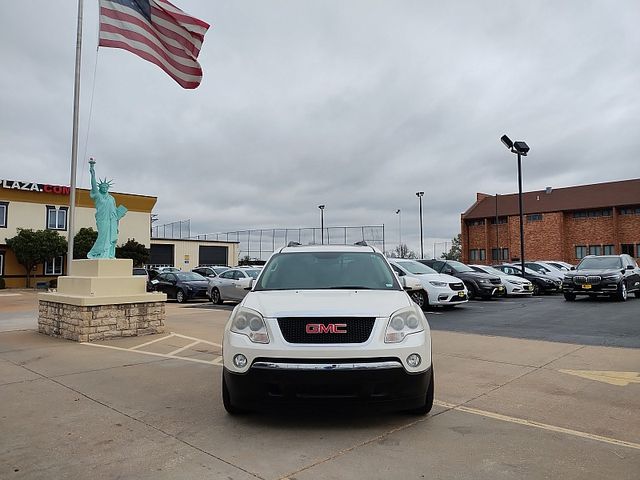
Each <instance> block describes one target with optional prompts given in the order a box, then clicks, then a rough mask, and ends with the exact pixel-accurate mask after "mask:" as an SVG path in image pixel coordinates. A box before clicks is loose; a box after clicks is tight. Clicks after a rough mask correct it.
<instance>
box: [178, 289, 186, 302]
mask: <svg viewBox="0 0 640 480" xmlns="http://www.w3.org/2000/svg"><path fill="white" fill-rule="evenodd" d="M176 300H177V301H178V303H185V302H186V301H187V296H186V295H185V294H184V292H183V291H182V290H178V291H177V292H176Z"/></svg>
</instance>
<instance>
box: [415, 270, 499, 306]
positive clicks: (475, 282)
mask: <svg viewBox="0 0 640 480" xmlns="http://www.w3.org/2000/svg"><path fill="white" fill-rule="evenodd" d="M418 261H419V262H420V263H423V264H425V265H427V266H429V267H431V268H433V269H434V270H435V271H436V272H438V273H446V274H447V275H452V276H454V277H457V278H459V279H460V280H462V282H463V283H464V284H465V285H466V287H467V290H469V298H474V297H480V298H483V299H485V300H486V299H489V298H491V297H498V296H503V295H504V294H505V288H504V285H503V284H502V280H501V279H500V277H497V276H494V275H489V274H488V273H481V272H476V271H475V270H474V269H473V268H471V267H470V266H468V265H465V264H464V263H462V262H457V261H455V260H418Z"/></svg>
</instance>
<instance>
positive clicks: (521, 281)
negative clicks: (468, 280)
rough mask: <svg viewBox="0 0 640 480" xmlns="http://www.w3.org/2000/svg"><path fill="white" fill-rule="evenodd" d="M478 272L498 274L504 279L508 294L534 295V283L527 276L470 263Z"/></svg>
mask: <svg viewBox="0 0 640 480" xmlns="http://www.w3.org/2000/svg"><path fill="white" fill-rule="evenodd" d="M469 266H470V267H471V268H473V269H474V270H475V271H476V272H484V273H488V274H489V275H498V276H499V277H500V278H501V279H502V283H503V284H504V287H505V289H506V294H507V296H514V295H518V296H521V295H526V296H531V295H533V284H532V283H531V282H530V281H529V280H527V279H526V278H522V277H518V276H516V275H509V274H506V273H504V272H503V271H502V270H498V269H497V268H494V267H489V266H488V265H469Z"/></svg>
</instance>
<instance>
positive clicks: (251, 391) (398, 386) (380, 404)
mask: <svg viewBox="0 0 640 480" xmlns="http://www.w3.org/2000/svg"><path fill="white" fill-rule="evenodd" d="M354 362H358V363H354ZM367 364H368V366H367ZM394 364H396V365H395V366H394ZM287 365H292V366H294V367H293V368H287ZM305 365H306V366H307V367H305ZM341 365H343V366H344V365H347V366H348V367H346V368H341ZM317 366H320V368H316V367H317ZM351 366H355V367H356V368H351ZM323 367H324V368H323ZM223 377H224V382H225V383H226V385H227V389H228V391H229V396H230V399H231V402H232V403H233V404H234V406H237V407H239V408H243V409H254V410H255V409H258V410H259V409H263V408H268V407H282V406H288V405H291V404H296V405H314V404H316V405H321V406H322V407H323V408H326V407H327V406H328V405H329V404H330V403H334V402H335V403H340V404H341V405H345V404H346V405H358V406H371V407H376V408H385V407H387V408H393V409H411V408H418V407H420V406H421V405H424V402H425V395H426V393H427V390H428V388H429V384H430V382H431V378H432V376H431V367H429V368H428V369H427V370H425V371H423V372H420V373H408V372H407V371H406V370H405V369H404V368H403V367H402V365H401V364H400V363H399V362H397V360H394V359H393V358H377V359H368V360H367V361H363V360H362V359H360V360H359V361H358V360H357V359H356V360H354V359H349V360H335V361H333V362H331V363H330V364H326V363H321V364H318V363H316V362H315V361H314V362H310V361H306V362H305V361H301V360H300V359H281V358H279V359H266V358H265V359H256V361H255V362H254V363H253V365H252V367H251V368H249V370H248V371H247V372H246V373H233V372H231V371H230V370H228V369H227V368H224V369H223Z"/></svg>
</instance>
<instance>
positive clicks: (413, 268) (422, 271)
mask: <svg viewBox="0 0 640 480" xmlns="http://www.w3.org/2000/svg"><path fill="white" fill-rule="evenodd" d="M394 262H395V263H396V264H397V265H400V266H401V267H402V268H404V269H405V270H406V271H407V272H409V273H413V274H414V275H426V274H429V273H436V274H437V273H438V272H436V271H435V270H434V269H433V268H431V267H428V266H426V265H424V264H422V263H420V262H416V261H415V260H395V261H394Z"/></svg>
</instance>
